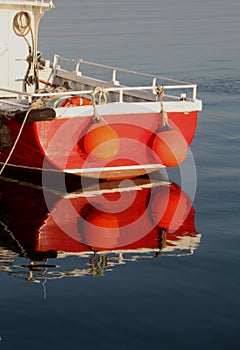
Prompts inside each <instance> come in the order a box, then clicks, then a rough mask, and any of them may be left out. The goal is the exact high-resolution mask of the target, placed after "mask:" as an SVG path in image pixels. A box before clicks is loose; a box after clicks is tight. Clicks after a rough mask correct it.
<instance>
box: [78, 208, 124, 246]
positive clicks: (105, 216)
mask: <svg viewBox="0 0 240 350" xmlns="http://www.w3.org/2000/svg"><path fill="white" fill-rule="evenodd" d="M83 231H84V232H83V239H82V243H84V244H87V245H88V246H91V247H92V248H94V249H96V250H98V249H111V248H114V247H116V246H117V244H118V238H119V222H118V218H117V216H116V215H115V214H113V213H108V212H104V211H101V210H98V209H96V208H92V211H91V212H90V213H89V214H88V216H87V217H86V218H85V219H84V223H83Z"/></svg>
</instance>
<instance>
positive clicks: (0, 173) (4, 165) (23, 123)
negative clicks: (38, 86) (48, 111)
mask: <svg viewBox="0 0 240 350" xmlns="http://www.w3.org/2000/svg"><path fill="white" fill-rule="evenodd" d="M31 110H32V108H30V109H29V110H28V111H27V113H26V115H25V117H24V119H23V122H22V125H21V128H20V129H19V132H18V135H17V137H16V140H15V141H14V144H13V146H12V148H11V151H10V153H9V155H8V157H7V159H6V160H5V162H4V164H3V166H2V168H1V170H0V176H1V175H2V173H3V171H4V169H5V168H6V166H7V165H8V162H9V160H10V158H11V156H12V154H13V152H14V150H15V148H16V146H17V143H18V141H19V139H20V136H21V134H22V131H23V128H24V126H25V124H26V122H27V118H28V115H29V113H30V112H31Z"/></svg>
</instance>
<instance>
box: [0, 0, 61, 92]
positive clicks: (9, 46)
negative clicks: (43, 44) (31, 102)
mask: <svg viewBox="0 0 240 350" xmlns="http://www.w3.org/2000/svg"><path fill="white" fill-rule="evenodd" d="M53 7H54V6H53V3H52V1H49V0H44V1H43V0H35V1H26V0H25V1H0V67H1V75H0V87H2V88H6V89H13V90H23V87H24V79H26V73H27V71H28V68H29V66H30V65H29V61H30V63H31V60H32V61H33V63H32V64H31V69H30V71H29V77H28V78H29V81H28V83H27V87H28V89H29V90H30V91H32V90H33V88H32V86H34V65H35V61H36V60H37V39H38V26H39V21H40V19H41V17H42V16H43V15H44V13H45V12H46V11H47V10H49V9H51V8H53ZM14 19H15V27H14ZM16 23H17V25H18V28H16ZM31 57H32V59H31ZM31 80H33V83H32V84H31ZM25 83H26V82H25ZM4 94H5V95H6V93H3V92H1V95H4Z"/></svg>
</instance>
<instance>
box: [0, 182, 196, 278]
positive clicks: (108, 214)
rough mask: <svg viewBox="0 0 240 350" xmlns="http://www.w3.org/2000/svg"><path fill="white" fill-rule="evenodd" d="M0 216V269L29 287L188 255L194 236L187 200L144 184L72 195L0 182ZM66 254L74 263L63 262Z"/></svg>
mask: <svg viewBox="0 0 240 350" xmlns="http://www.w3.org/2000/svg"><path fill="white" fill-rule="evenodd" d="M0 214H1V219H0V235H1V240H0V269H1V270H2V271H6V272H7V273H8V274H10V275H13V276H17V277H20V278H24V279H26V280H28V281H33V282H40V281H41V280H43V279H44V280H48V279H57V278H65V277H80V276H86V275H92V276H102V275H103V274H104V272H106V271H111V270H113V268H114V266H116V265H121V264H126V263H129V262H134V261H137V260H139V259H149V258H153V257H158V256H165V255H167V256H169V255H171V256H182V255H190V254H193V253H194V251H195V250H196V249H197V247H198V246H199V243H200V238H201V236H200V235H199V234H198V233H197V231H196V228H195V224H194V217H195V211H194V209H193V207H192V202H191V200H190V198H189V196H188V195H187V194H186V193H185V192H184V191H183V190H182V189H181V188H180V187H179V186H178V185H176V184H173V183H169V182H166V181H160V180H153V179H152V180H150V179H148V178H138V179H135V180H125V181H122V182H103V183H100V184H98V185H92V186H89V187H88V188H84V189H83V188H81V189H78V190H76V191H74V192H71V193H59V192H57V191H54V190H51V189H46V188H44V189H43V188H40V187H39V186H34V185H32V184H28V183H20V182H16V181H15V182H13V181H11V180H9V179H2V180H1V181H0ZM69 256H76V257H77V260H76V259H71V263H69V260H68V259H66V258H67V257H69ZM56 258H57V260H56ZM64 258H65V259H64ZM67 261H68V262H67Z"/></svg>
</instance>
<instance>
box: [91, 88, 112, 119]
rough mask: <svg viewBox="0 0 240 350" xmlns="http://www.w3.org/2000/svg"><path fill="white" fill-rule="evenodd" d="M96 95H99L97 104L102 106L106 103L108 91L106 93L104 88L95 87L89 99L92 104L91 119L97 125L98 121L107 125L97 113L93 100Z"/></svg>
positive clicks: (94, 100)
mask: <svg viewBox="0 0 240 350" xmlns="http://www.w3.org/2000/svg"><path fill="white" fill-rule="evenodd" d="M97 94H99V97H98V104H99V105H102V104H104V103H107V95H108V91H106V90H105V89H104V88H101V87H95V88H94V89H93V90H92V92H91V99H92V104H93V118H94V120H95V121H96V122H97V123H99V122H100V119H102V120H103V121H104V122H105V123H106V124H107V122H106V121H105V120H104V119H103V118H102V117H101V116H100V115H99V114H98V112H97V107H96V99H95V96H96V95H97Z"/></svg>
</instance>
